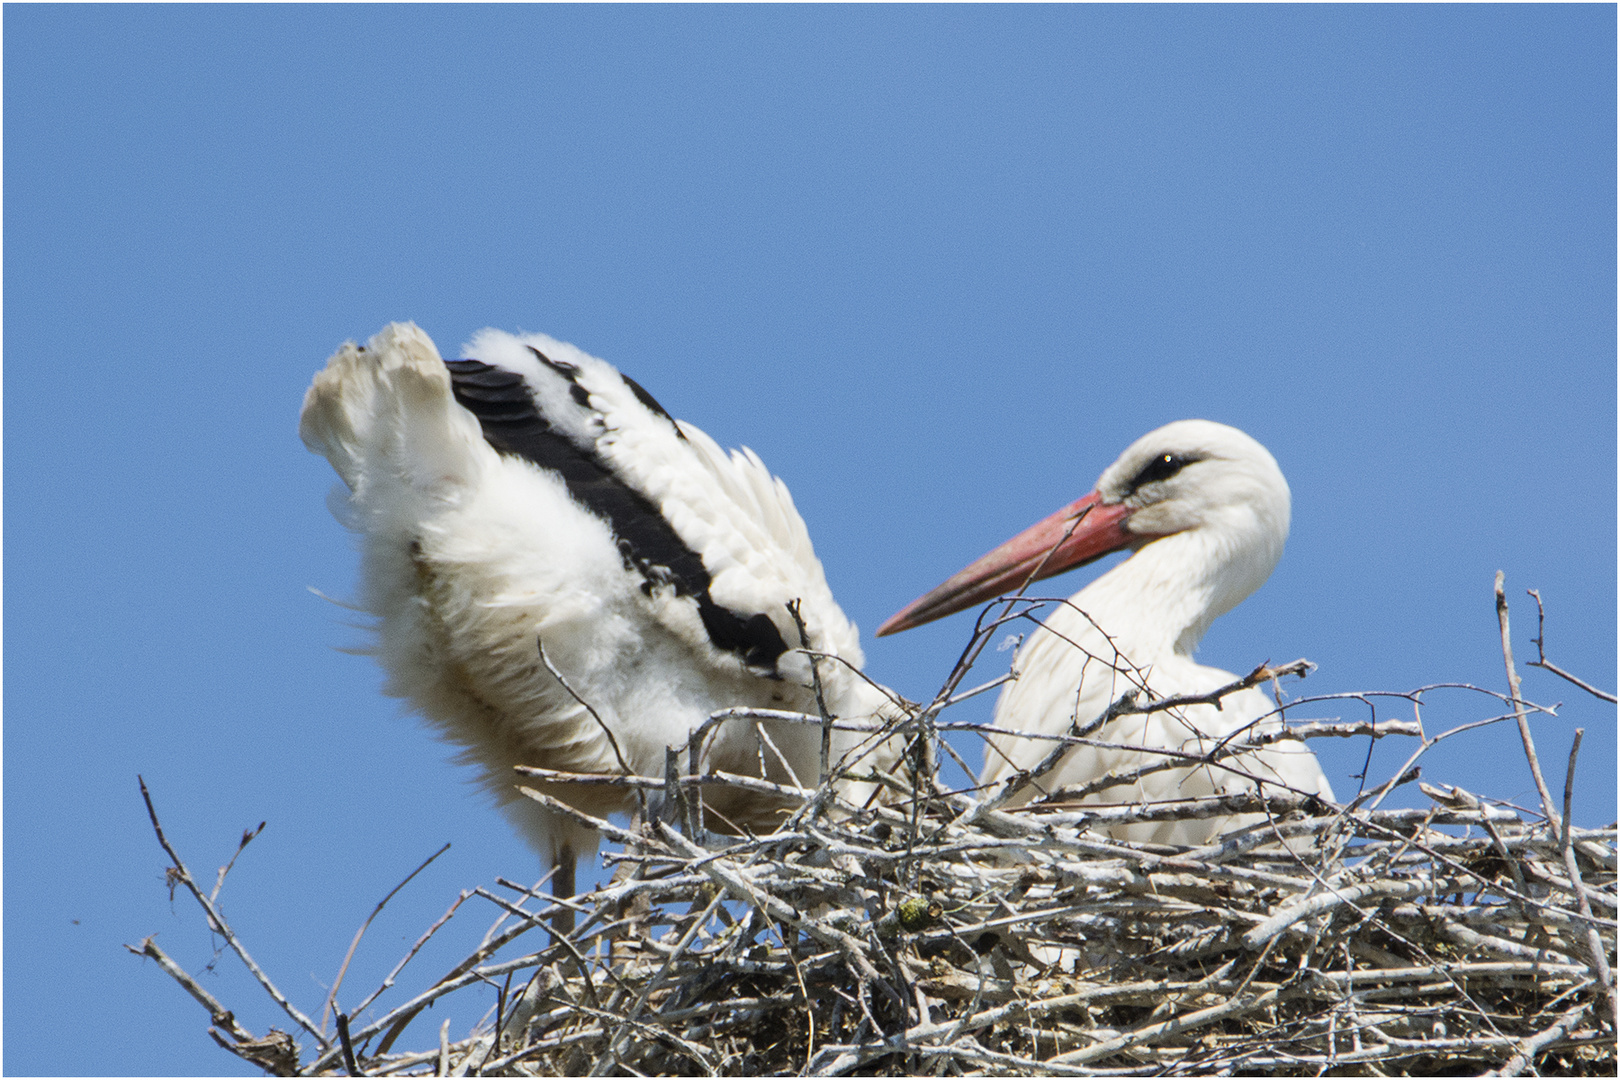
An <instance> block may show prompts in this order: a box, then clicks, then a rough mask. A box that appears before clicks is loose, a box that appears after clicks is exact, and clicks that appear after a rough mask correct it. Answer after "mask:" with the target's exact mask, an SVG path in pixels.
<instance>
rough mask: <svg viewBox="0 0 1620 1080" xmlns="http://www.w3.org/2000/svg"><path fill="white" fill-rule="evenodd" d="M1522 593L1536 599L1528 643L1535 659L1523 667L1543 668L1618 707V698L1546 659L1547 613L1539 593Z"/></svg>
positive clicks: (1528, 591)
mask: <svg viewBox="0 0 1620 1080" xmlns="http://www.w3.org/2000/svg"><path fill="white" fill-rule="evenodd" d="M1524 591H1525V592H1527V593H1529V594H1530V595H1531V596H1533V597H1535V599H1536V636H1535V637H1533V638H1531V639H1530V641H1531V642H1532V643H1533V644H1534V645H1535V647H1536V658H1535V659H1534V660H1530V661H1527V662H1526V664H1525V666H1526V667H1538V668H1545V669H1546V670H1548V671H1550V672H1552V673H1553V674H1554V675H1557V676H1558V677H1559V678H1561V679H1565V680H1567V681H1569V682H1572V683H1574V684H1575V685H1576V686H1578V687H1580V688H1581V689H1582V690H1585V691H1586V692H1587V693H1588V694H1591V695H1592V696H1593V697H1596V698H1601V699H1602V700H1604V701H1607V702H1608V703H1609V704H1610V705H1620V698H1617V697H1615V696H1614V695H1613V694H1611V693H1608V692H1607V691H1604V690H1599V689H1598V688H1597V687H1595V686H1593V685H1592V684H1591V683H1589V682H1586V681H1585V680H1584V679H1578V678H1576V677H1575V676H1574V675H1571V674H1570V673H1569V672H1567V671H1565V670H1564V669H1563V668H1561V667H1559V666H1558V665H1557V664H1555V663H1553V662H1552V661H1551V660H1548V659H1547V644H1546V641H1547V613H1546V612H1545V611H1544V610H1542V607H1541V593H1539V592H1538V591H1536V590H1535V589H1526V590H1524Z"/></svg>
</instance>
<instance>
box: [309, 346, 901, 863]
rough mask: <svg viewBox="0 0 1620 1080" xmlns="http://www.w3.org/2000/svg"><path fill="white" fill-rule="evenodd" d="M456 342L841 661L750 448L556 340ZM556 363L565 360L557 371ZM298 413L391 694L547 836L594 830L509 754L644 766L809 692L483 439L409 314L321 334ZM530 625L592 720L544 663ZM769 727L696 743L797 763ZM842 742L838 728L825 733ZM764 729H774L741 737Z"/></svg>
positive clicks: (875, 694)
mask: <svg viewBox="0 0 1620 1080" xmlns="http://www.w3.org/2000/svg"><path fill="white" fill-rule="evenodd" d="M531 347H532V348H533V349H537V350H539V352H540V353H543V354H544V356H545V358H546V359H547V360H549V361H551V363H550V364H547V363H543V362H542V361H541V360H540V359H539V358H537V357H536V355H535V353H533V352H531V351H530V349H531ZM466 355H468V356H470V357H474V358H476V359H478V360H480V361H483V362H484V363H486V364H490V365H493V366H495V367H497V368H500V369H502V370H504V371H509V372H515V373H517V374H519V375H521V376H522V377H523V380H524V383H525V385H526V386H527V388H528V390H529V392H530V394H531V395H532V397H533V401H534V405H535V408H536V409H537V410H538V411H539V412H540V413H541V415H542V416H543V417H544V418H545V421H546V423H547V424H548V425H549V426H550V427H551V429H553V430H555V431H557V432H560V433H562V434H564V435H565V436H566V437H567V438H568V439H569V440H570V441H571V442H573V443H574V444H575V445H577V446H579V447H580V448H581V449H582V450H585V451H586V452H588V453H590V454H593V455H594V456H595V458H596V459H597V460H599V461H600V462H602V463H603V464H605V465H606V466H607V467H608V468H609V469H610V470H611V472H612V473H613V474H614V476H615V477H617V478H618V479H619V480H622V481H623V483H624V484H626V485H627V486H629V487H630V488H632V489H634V490H635V491H638V492H639V493H640V494H641V495H642V496H644V497H645V498H646V499H647V500H648V501H649V502H650V503H651V504H652V505H653V506H655V507H656V508H657V509H658V510H659V511H660V512H661V513H662V515H663V517H664V519H665V520H667V521H668V522H669V524H670V526H671V527H672V528H673V529H674V532H675V534H676V535H678V537H679V538H680V540H681V541H682V542H683V543H684V544H685V545H686V547H688V548H689V549H690V550H691V551H694V552H696V553H698V554H699V555H700V556H701V557H702V561H703V564H704V567H705V569H706V570H707V571H708V574H709V575H710V583H709V591H710V595H711V596H712V598H713V600H714V601H715V602H716V603H717V604H719V605H721V606H722V607H725V608H729V609H730V610H732V611H734V612H736V613H738V614H740V615H742V616H745V617H746V616H750V615H756V614H764V615H766V616H768V617H769V618H770V619H771V621H772V623H773V624H774V625H775V626H776V627H777V629H778V631H779V633H780V634H781V637H782V640H783V641H784V642H786V643H787V644H789V645H790V646H797V645H798V644H799V638H798V630H797V628H796V627H795V625H794V623H793V620H792V618H791V616H790V615H789V613H788V611H787V607H786V605H787V603H788V602H789V601H793V600H797V601H799V602H800V604H801V609H802V612H803V618H804V620H805V622H806V629H807V634H808V638H809V641H808V643H809V645H810V646H811V647H812V648H813V649H816V650H818V651H820V652H823V653H827V654H832V655H835V656H838V657H841V658H842V659H843V660H845V661H847V662H848V664H850V665H853V666H854V667H857V668H858V667H859V665H860V663H861V654H860V650H859V645H858V642H857V639H856V633H855V629H854V627H853V626H852V625H851V624H850V623H849V621H848V619H846V618H845V617H844V615H843V612H842V611H841V610H839V608H838V606H837V604H836V603H835V602H834V601H833V598H832V594H831V592H830V590H829V589H828V587H827V583H826V578H825V575H824V573H823V571H822V568H821V564H820V562H819V561H818V560H817V559H816V557H815V554H814V552H813V550H812V548H811V545H810V541H809V535H808V532H807V530H806V529H805V526H804V523H803V521H802V519H800V517H799V515H798V513H797V511H796V510H795V509H794V507H793V503H792V500H791V498H790V497H789V496H788V493H787V489H786V487H785V486H784V485H782V483H781V482H780V481H779V480H776V479H775V478H774V477H772V476H771V475H770V473H769V472H768V471H767V470H766V469H765V467H764V465H763V464H762V463H761V462H760V461H759V459H758V458H757V457H756V456H754V455H753V454H752V453H749V452H746V451H744V452H740V453H733V454H729V455H728V454H726V453H725V452H724V451H722V450H721V449H720V448H719V447H718V446H716V445H715V444H714V443H713V441H712V440H710V439H709V438H708V437H707V436H706V435H704V434H703V433H702V432H700V431H698V430H697V429H695V428H692V427H690V426H688V425H680V427H679V431H680V434H678V433H677V425H676V422H674V421H671V420H670V419H669V418H668V417H666V416H664V415H662V414H661V412H655V411H654V409H653V408H650V407H649V402H650V399H648V401H643V400H642V399H641V398H640V397H638V395H637V394H636V392H635V391H634V390H633V389H632V388H631V386H630V385H629V384H627V382H626V381H625V380H624V379H623V378H622V377H621V376H620V375H619V373H618V372H617V371H616V370H614V369H613V368H612V367H611V366H609V365H608V364H606V363H604V362H602V361H600V360H597V359H595V358H594V357H591V356H588V355H587V354H585V353H583V352H581V351H580V350H578V349H576V348H574V347H573V346H570V345H567V344H566V343H562V342H558V341H555V340H553V339H551V338H548V337H545V336H543V335H529V336H526V337H521V338H520V337H515V336H513V335H509V334H503V333H501V332H499V331H492V330H486V331H484V332H482V333H480V334H479V335H477V336H476V337H475V338H474V339H473V341H472V342H471V343H469V345H468V346H467V349H466ZM556 365H567V366H571V367H572V368H575V369H577V371H575V372H573V373H572V374H571V375H565V374H562V373H560V369H559V367H558V366H556ZM561 370H565V369H561ZM581 394H583V395H584V396H585V400H584V401H581V400H580V395H581ZM300 431H301V434H302V435H303V437H304V440H305V442H306V443H307V444H308V445H309V446H310V447H311V449H313V450H316V451H317V452H320V453H322V454H324V455H325V456H326V457H327V458H328V459H329V460H330V461H331V462H332V464H333V466H334V468H335V469H336V470H337V472H338V474H339V476H340V477H342V479H343V481H344V483H345V485H346V486H347V488H348V489H349V491H348V494H347V498H346V499H344V504H345V505H344V510H345V511H346V513H345V515H344V516H345V517H346V518H347V519H348V521H349V523H350V524H351V525H352V527H354V528H355V529H356V530H357V532H358V533H359V536H360V540H361V549H362V586H361V596H360V598H359V599H360V606H362V607H363V608H364V609H365V610H367V611H369V612H371V613H372V614H373V615H375V616H376V617H377V623H376V641H375V652H376V655H377V657H378V659H379V661H380V662H381V663H382V665H383V667H384V668H385V669H386V671H387V672H388V676H389V678H388V684H387V689H388V692H389V693H392V694H396V695H398V696H401V697H404V698H407V699H408V700H409V701H410V703H411V704H412V705H413V706H414V707H415V708H416V709H417V710H418V711H420V712H421V713H422V714H423V715H425V716H426V717H428V718H429V719H430V720H432V721H434V722H435V723H436V724H437V725H438V726H439V728H440V730H441V731H443V732H444V734H446V735H447V736H448V737H449V738H450V739H451V740H452V741H454V742H455V743H457V744H459V745H460V746H462V747H463V748H464V756H465V757H466V758H467V759H468V760H470V761H472V762H474V763H476V764H477V765H478V766H479V767H480V771H481V774H482V779H483V780H484V783H485V785H486V786H487V787H488V788H489V789H490V790H491V791H492V792H494V793H495V795H496V796H497V799H498V800H499V802H500V803H501V804H502V806H503V808H504V809H505V810H506V811H507V813H508V814H509V815H510V816H511V817H512V818H513V819H514V820H515V821H516V822H517V824H518V825H519V827H520V829H521V830H522V831H523V832H524V833H525V834H526V835H528V836H529V838H530V839H531V840H533V841H534V842H535V843H536V845H537V847H539V848H540V850H541V851H542V852H543V853H544V854H545V855H547V856H548V857H552V858H556V857H558V856H559V855H560V854H561V853H564V852H585V851H589V850H592V849H593V848H594V845H595V842H596V840H595V837H594V835H593V834H591V833H590V832H589V831H588V830H584V829H581V828H579V827H577V826H574V825H572V824H571V823H570V822H568V821H566V820H563V819H561V818H559V817H557V816H554V815H552V814H550V813H548V812H546V811H544V810H542V809H541V808H540V807H539V806H538V805H537V804H535V803H533V802H531V801H529V800H526V799H522V798H520V797H518V794H517V792H516V789H515V786H514V785H515V783H516V781H517V780H518V777H516V776H515V775H514V774H513V772H512V767H513V766H515V765H518V764H529V765H538V766H542V767H546V768H553V769H560V770H564V771H571V772H591V773H617V772H620V771H622V770H621V766H620V763H619V761H618V755H619V753H622V754H623V755H624V757H625V758H626V759H627V764H628V765H629V767H630V769H631V771H633V772H636V773H639V774H642V775H652V776H661V775H662V773H663V766H664V756H665V748H666V747H667V746H670V745H677V744H684V742H685V741H686V739H687V736H688V734H689V732H691V731H692V730H693V729H694V728H695V727H697V726H698V725H700V724H701V723H703V722H704V720H706V719H707V718H708V716H709V715H710V714H711V713H712V712H714V711H715V710H717V709H721V708H728V707H736V706H754V707H768V708H777V709H788V710H800V711H804V710H809V711H814V699H813V696H812V693H811V691H810V689H809V684H810V670H809V662H808V660H807V659H806V658H805V657H804V656H803V655H802V654H799V653H796V652H791V651H790V652H788V653H784V654H783V655H782V656H781V657H780V658H779V659H778V661H777V665H776V667H777V671H776V672H774V673H764V672H761V671H759V670H756V669H754V668H751V667H750V666H749V665H747V664H745V663H744V662H743V660H742V658H741V657H740V656H739V655H738V653H737V652H734V651H728V650H726V649H721V648H717V647H716V645H715V643H714V642H713V641H712V640H711V638H710V636H709V633H708V632H707V631H706V629H705V625H704V622H703V620H702V619H701V618H700V617H699V614H698V610H697V606H696V604H695V602H694V600H693V598H692V597H691V596H687V595H679V594H678V590H677V589H676V588H675V587H674V586H673V585H672V584H669V583H661V584H660V583H656V582H650V581H649V580H648V579H647V577H645V576H644V575H643V574H642V573H640V572H638V571H637V569H635V568H633V567H632V566H630V565H629V563H628V561H627V558H626V557H625V556H624V555H622V554H621V552H620V549H619V547H618V541H617V537H616V536H615V534H614V531H613V529H612V528H611V527H610V525H609V523H608V522H607V521H605V520H604V519H603V518H602V517H600V516H598V515H597V514H596V513H593V512H591V511H590V510H588V509H586V508H585V507H584V506H582V505H581V503H580V502H579V501H578V500H576V498H575V497H573V496H572V495H571V494H570V491H569V489H568V487H567V485H566V484H565V483H564V482H563V480H562V479H561V478H560V477H559V476H558V475H557V474H556V473H555V472H552V471H550V470H548V469H546V468H542V467H540V466H538V465H536V464H535V463H533V462H531V461H528V460H525V459H523V458H522V457H519V456H514V455H513V454H510V453H500V452H497V450H496V449H495V448H494V447H492V446H491V444H490V442H489V441H487V440H486V438H485V437H484V434H483V432H482V431H481V429H480V423H479V420H478V418H477V417H475V416H474V415H473V414H472V413H471V412H469V411H468V410H467V409H465V408H463V407H462V406H461V405H460V404H458V402H457V401H456V399H455V397H454V395H453V392H452V381H451V377H450V374H449V373H448V371H447V369H446V367H445V365H444V363H443V362H442V361H441V359H440V357H439V355H438V352H437V350H436V349H435V347H434V345H433V343H432V342H431V341H430V340H429V339H428V337H427V336H426V335H425V334H423V333H422V332H421V331H420V330H419V329H417V328H416V327H415V326H413V325H409V324H396V325H394V326H390V327H389V328H387V329H386V330H384V331H383V332H382V333H381V334H379V335H377V336H376V337H375V338H373V339H372V340H371V341H370V342H369V343H368V345H367V346H366V347H365V348H363V349H362V348H359V347H356V346H354V345H346V346H344V347H343V348H342V349H340V350H339V351H338V353H337V354H336V355H334V356H333V357H332V359H331V360H330V361H329V363H328V366H327V368H326V370H325V371H323V372H322V373H320V374H319V375H318V376H317V377H316V379H315V382H314V385H313V386H312V387H311V388H310V391H309V394H308V396H307V397H306V400H305V405H304V412H303V417H302V421H301V426H300ZM683 436H684V437H683ZM537 641H538V642H543V643H544V646H545V650H546V657H547V659H549V660H550V662H551V663H552V664H553V665H554V666H555V667H556V668H557V670H558V671H559V672H560V673H562V675H563V677H564V678H565V679H566V680H567V682H568V687H569V688H571V689H572V690H573V691H574V693H577V694H578V695H579V697H580V698H583V699H584V700H585V701H587V702H589V703H590V705H591V708H592V709H594V710H595V712H596V713H597V715H598V716H599V717H600V718H601V721H602V722H601V723H599V722H598V721H597V720H596V719H593V718H592V716H591V715H590V712H589V711H588V710H587V709H586V708H584V707H583V706H582V705H581V704H580V702H579V701H577V700H575V697H574V695H573V694H571V693H570V692H569V689H567V688H564V687H563V686H561V685H559V684H558V682H557V680H556V679H554V678H553V677H552V676H551V674H550V673H549V672H548V671H547V670H546V668H545V666H544V664H542V662H541V658H540V655H539V650H538V648H537ZM821 675H822V677H823V680H824V683H825V689H826V692H827V695H828V702H829V706H830V707H831V708H832V710H833V711H834V712H835V713H837V714H838V715H840V716H844V717H851V718H868V717H876V716H882V715H887V714H889V713H891V712H892V709H891V706H890V704H889V700H888V698H887V696H886V695H885V694H884V693H883V692H882V691H880V690H878V689H876V688H875V687H873V686H871V685H869V684H867V683H866V682H864V681H863V680H861V679H860V678H858V677H856V676H855V675H854V674H853V673H852V672H851V671H850V670H849V669H848V668H847V667H845V666H844V665H842V664H823V665H822V666H821ZM775 676H779V677H775ZM604 724H605V725H606V727H607V728H609V729H611V730H612V731H613V735H614V740H609V738H608V737H607V735H606V733H605V732H604V730H603V726H604ZM769 735H770V740H769V743H763V742H762V740H761V739H760V738H758V737H757V735H756V733H755V732H754V731H753V730H752V728H751V727H750V725H748V724H745V723H741V722H735V723H729V724H726V725H723V726H722V728H721V729H720V730H719V732H718V733H717V734H716V736H715V738H714V740H713V742H712V744H711V746H710V750H709V754H708V759H707V760H708V764H709V765H710V766H711V767H714V768H719V769H724V770H726V771H733V772H742V773H753V774H756V775H758V774H761V773H763V774H765V775H767V776H769V777H770V778H772V779H778V780H785V779H788V777H789V776H790V775H798V776H799V777H800V778H801V779H806V780H809V781H813V780H814V778H815V775H816V772H817V768H818V766H819V745H820V735H819V732H818V731H816V730H814V729H809V728H805V727H803V726H795V725H778V726H777V727H775V728H773V729H772V730H771V731H770V732H769ZM613 741H616V742H617V744H618V750H617V752H616V751H615V748H614V745H613ZM860 741H861V740H860V739H859V737H857V736H853V735H840V736H839V738H838V740H837V743H836V749H837V750H838V751H840V752H842V751H844V750H847V749H850V748H851V747H853V746H854V745H855V744H856V743H858V742H860ZM771 744H774V746H775V747H776V748H777V749H776V750H770V749H766V750H762V749H761V747H762V745H764V746H769V745H771ZM880 756H881V755H880ZM782 759H786V760H782ZM805 774H808V775H807V776H806V775H805ZM542 786H543V785H542ZM546 790H547V791H548V793H550V794H552V795H554V796H556V797H559V798H562V799H564V800H565V801H567V802H568V803H570V804H571V805H574V806H576V807H578V808H579V809H581V810H584V811H586V812H587V813H591V814H593V815H596V816H606V815H608V814H610V813H612V812H614V811H617V810H622V809H625V808H626V807H627V805H628V804H627V799H626V797H625V796H624V795H623V793H622V791H620V790H616V789H612V788H604V787H584V786H579V785H554V786H552V787H550V788H546ZM714 803H715V809H716V810H717V811H718V812H719V813H720V814H722V815H725V816H726V817H729V818H730V819H732V820H735V821H736V822H737V823H738V824H746V825H749V826H750V827H754V828H762V827H768V826H769V825H770V824H771V823H772V821H774V819H775V815H776V813H777V812H778V810H779V807H777V806H774V805H770V804H754V803H750V802H749V801H747V800H745V799H740V798H737V797H733V798H731V799H730V800H727V799H726V798H725V797H723V796H722V797H720V798H717V799H715V800H714Z"/></svg>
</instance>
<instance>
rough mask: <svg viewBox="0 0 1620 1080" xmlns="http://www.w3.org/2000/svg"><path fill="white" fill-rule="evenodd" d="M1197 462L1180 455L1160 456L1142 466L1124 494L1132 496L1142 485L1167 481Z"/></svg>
mask: <svg viewBox="0 0 1620 1080" xmlns="http://www.w3.org/2000/svg"><path fill="white" fill-rule="evenodd" d="M1197 460H1198V459H1197V458H1195V457H1183V456H1181V455H1180V454H1160V455H1159V456H1158V457H1156V458H1154V459H1153V460H1152V461H1150V462H1148V463H1147V464H1146V465H1144V466H1142V470H1141V471H1140V472H1138V473H1137V474H1136V475H1135V476H1134V477H1132V478H1131V482H1130V484H1129V485H1128V486H1127V487H1126V489H1125V494H1126V495H1134V494H1135V493H1136V489H1137V488H1139V487H1141V486H1142V485H1144V484H1154V483H1157V482H1159V481H1160V480H1168V479H1170V478H1171V477H1172V476H1174V475H1176V473H1178V472H1180V471H1181V470H1182V469H1183V468H1185V467H1186V466H1188V465H1190V464H1192V463H1193V462H1195V461H1197Z"/></svg>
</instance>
